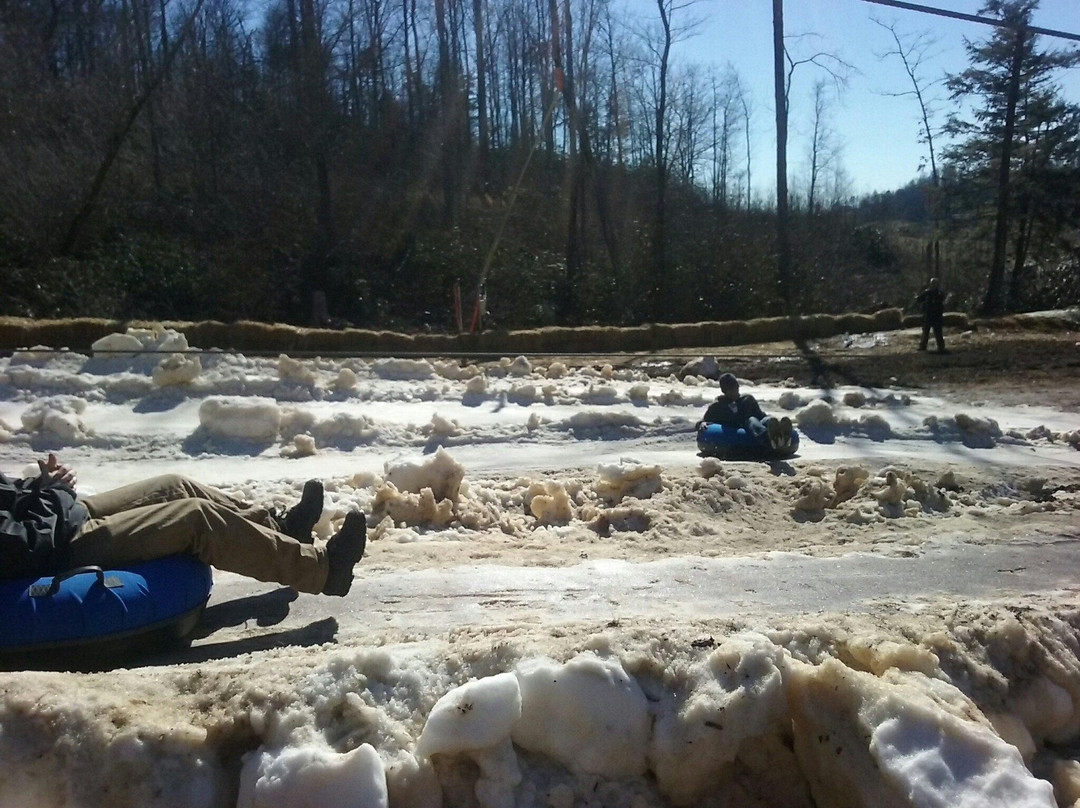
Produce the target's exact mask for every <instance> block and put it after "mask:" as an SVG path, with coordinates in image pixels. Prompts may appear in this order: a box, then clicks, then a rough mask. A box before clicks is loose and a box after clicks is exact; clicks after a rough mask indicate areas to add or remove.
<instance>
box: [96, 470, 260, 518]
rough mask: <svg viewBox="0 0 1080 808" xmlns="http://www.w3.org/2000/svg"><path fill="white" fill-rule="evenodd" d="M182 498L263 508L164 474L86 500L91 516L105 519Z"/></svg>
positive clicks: (235, 507) (246, 508)
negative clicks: (133, 509)
mask: <svg viewBox="0 0 1080 808" xmlns="http://www.w3.org/2000/svg"><path fill="white" fill-rule="evenodd" d="M180 499H204V500H206V501H208V502H215V503H217V504H219V505H223V506H225V507H228V508H231V509H232V510H234V511H237V512H239V513H243V512H245V511H254V510H263V509H258V508H255V507H254V506H253V505H252V504H251V503H249V502H244V501H243V500H240V499H236V498H235V497H231V496H229V495H228V494H226V493H225V492H224V491H220V490H218V489H217V488H214V487H213V486H209V485H203V484H202V483H200V482H198V481H196V480H192V479H191V478H190V477H185V476H184V475H182V474H161V475H159V476H157V477H151V478H149V479H147V480H141V481H139V482H137V483H131V484H130V485H123V486H121V487H120V488H114V489H112V490H111V491H103V492H102V493H100V494H94V495H92V496H89V497H86V498H85V499H84V500H83V503H84V504H85V505H86V510H88V511H89V512H90V516H91V517H93V518H95V519H102V518H104V517H106V516H112V515H113V514H116V513H121V512H123V511H128V510H131V509H132V508H141V507H143V506H144V505H158V504H161V503H163V502H173V501H175V500H180Z"/></svg>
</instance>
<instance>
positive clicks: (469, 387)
mask: <svg viewBox="0 0 1080 808" xmlns="http://www.w3.org/2000/svg"><path fill="white" fill-rule="evenodd" d="M465 392H466V393H470V394H472V395H476V396H481V395H483V394H484V393H486V392H487V379H485V378H484V377H483V376H473V377H472V378H471V379H469V381H467V382H466V383H465Z"/></svg>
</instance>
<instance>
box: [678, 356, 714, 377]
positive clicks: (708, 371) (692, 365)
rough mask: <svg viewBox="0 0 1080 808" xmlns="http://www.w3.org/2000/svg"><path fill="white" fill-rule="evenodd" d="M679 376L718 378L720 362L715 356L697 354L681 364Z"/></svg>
mask: <svg viewBox="0 0 1080 808" xmlns="http://www.w3.org/2000/svg"><path fill="white" fill-rule="evenodd" d="M679 376H680V378H681V377H684V376H699V377H701V378H703V379H719V378H720V364H719V363H718V362H717V361H716V357H715V356H697V357H694V358H693V359H691V360H690V361H689V362H687V363H686V364H685V365H683V366H682V369H681V370H680V371H679Z"/></svg>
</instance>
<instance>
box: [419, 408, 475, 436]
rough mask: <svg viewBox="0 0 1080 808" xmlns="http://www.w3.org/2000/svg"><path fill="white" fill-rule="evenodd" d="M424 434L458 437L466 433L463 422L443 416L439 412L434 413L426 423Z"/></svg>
mask: <svg viewBox="0 0 1080 808" xmlns="http://www.w3.org/2000/svg"><path fill="white" fill-rule="evenodd" d="M424 434H425V435H430V436H432V437H438V438H456V437H458V436H460V435H463V434H465V430H464V429H462V428H461V424H459V423H458V422H457V421H453V420H451V419H449V418H443V417H442V416H441V415H439V413H437V412H436V413H432V415H431V420H430V421H429V422H428V423H427V424H425V425H424Z"/></svg>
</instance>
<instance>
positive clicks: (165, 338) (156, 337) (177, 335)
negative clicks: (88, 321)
mask: <svg viewBox="0 0 1080 808" xmlns="http://www.w3.org/2000/svg"><path fill="white" fill-rule="evenodd" d="M188 348H189V346H188V341H187V337H186V336H185V335H184V334H182V333H181V332H179V331H174V330H173V329H171V328H164V327H162V326H160V325H159V326H156V327H154V328H129V329H128V330H127V331H126V332H124V333H123V334H106V335H105V336H104V337H102V338H101V339H98V340H95V341H94V342H93V343H92V344H91V345H90V349H91V350H92V351H102V352H104V351H108V352H113V353H128V354H134V353H140V352H142V351H158V352H168V351H174V352H177V353H181V352H183V351H186V350H188Z"/></svg>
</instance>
